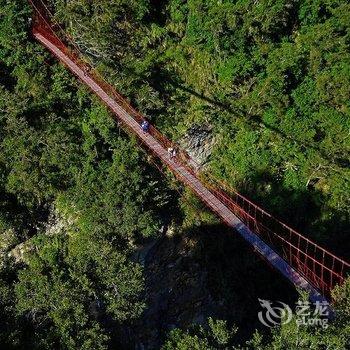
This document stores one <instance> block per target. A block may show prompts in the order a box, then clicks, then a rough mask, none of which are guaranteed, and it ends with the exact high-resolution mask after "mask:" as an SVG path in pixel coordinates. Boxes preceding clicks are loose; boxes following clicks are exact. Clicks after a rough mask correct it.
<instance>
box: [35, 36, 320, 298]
mask: <svg viewBox="0 0 350 350" xmlns="http://www.w3.org/2000/svg"><path fill="white" fill-rule="evenodd" d="M34 36H35V37H36V39H37V40H38V41H39V42H41V43H42V44H43V45H44V46H45V47H46V48H48V49H49V50H50V51H51V52H52V53H53V54H54V55H55V56H56V57H57V58H58V59H59V60H60V61H61V62H62V63H64V64H65V65H66V66H67V67H68V68H69V69H70V70H71V71H72V72H73V73H74V74H75V75H76V76H77V77H78V78H79V79H80V80H81V81H82V82H83V83H84V84H85V85H87V86H88V87H89V88H90V89H91V90H92V91H93V92H94V93H95V94H96V95H97V96H99V97H100V98H101V100H102V101H103V102H104V103H105V104H106V105H107V106H108V107H109V108H110V109H111V110H112V111H113V112H114V113H115V115H116V117H117V118H118V119H119V120H121V121H122V122H123V123H124V124H125V125H127V126H128V128H129V129H130V130H132V132H133V133H134V134H135V135H137V137H138V138H139V139H141V140H142V142H143V143H144V144H145V145H146V146H147V147H148V148H149V149H150V150H151V151H152V152H153V153H155V154H156V155H157V156H158V157H159V158H160V160H161V161H162V162H163V163H164V164H165V165H166V166H167V167H168V168H169V169H171V170H172V171H173V173H174V174H175V175H176V177H177V178H178V179H179V180H180V181H182V182H183V183H184V184H185V185H186V186H188V187H190V188H191V189H192V190H193V192H195V193H196V194H197V196H198V197H199V198H201V200H202V201H203V202H204V203H205V204H206V205H207V206H208V207H209V208H210V209H211V210H212V211H214V212H215V213H216V214H217V215H218V216H219V217H220V218H221V219H222V220H223V221H224V222H225V223H226V224H227V225H229V226H231V227H232V228H234V229H235V230H236V231H237V232H238V233H239V234H240V235H241V236H242V237H243V238H244V239H245V240H246V241H247V242H248V243H249V244H250V245H251V246H253V248H254V249H255V250H256V251H257V252H258V253H259V254H260V255H261V256H262V257H263V258H264V259H265V260H267V261H268V262H269V263H270V264H271V265H272V266H273V267H275V268H276V269H277V270H278V271H279V272H280V273H281V274H282V275H284V276H285V277H286V278H287V279H288V280H289V281H290V282H292V283H293V284H294V285H295V286H296V287H297V288H300V289H303V290H306V291H308V292H309V293H310V298H311V300H313V301H316V300H319V301H325V298H324V297H323V296H322V295H321V294H320V293H319V292H318V291H317V290H316V289H315V288H314V287H313V286H312V285H311V284H310V283H309V282H308V281H307V280H306V279H305V278H304V277H303V276H301V275H300V274H299V273H298V272H297V271H296V270H295V269H293V268H292V267H291V266H290V265H289V264H288V263H287V262H286V261H285V260H284V259H282V258H281V257H280V256H279V255H278V254H277V253H276V252H274V251H273V250H272V249H271V248H270V247H269V246H268V245H267V244H266V243H265V242H264V241H262V240H261V239H260V238H259V237H258V236H257V235H256V234H255V233H253V232H252V231H250V230H249V229H248V227H247V226H245V225H244V224H243V223H242V222H241V220H240V219H239V218H238V217H237V216H236V215H235V214H234V213H233V212H232V211H231V210H230V209H229V208H228V207H227V206H226V205H225V204H224V203H223V202H222V201H221V200H220V199H219V198H218V197H217V196H216V195H215V194H213V193H212V192H211V191H210V190H209V189H208V188H207V187H206V186H205V185H204V184H203V183H202V182H201V181H200V180H199V179H198V178H197V177H196V176H194V175H193V174H192V173H191V172H190V171H189V170H188V169H187V168H186V167H184V166H183V165H181V164H180V163H178V162H176V160H173V159H170V157H169V154H168V152H167V150H166V149H165V148H164V146H163V145H162V144H160V143H159V142H158V141H157V140H156V139H155V138H154V137H153V136H152V135H150V134H148V133H144V132H143V131H142V130H141V128H140V125H139V123H138V122H137V121H136V120H135V119H134V118H133V117H132V116H131V115H130V114H129V113H128V112H127V111H126V110H125V109H123V107H122V106H121V105H120V104H118V103H117V102H116V101H115V100H114V99H113V97H111V96H110V95H109V94H108V93H107V92H106V91H104V89H103V87H101V86H100V85H99V84H98V83H97V82H96V81H95V80H94V79H93V78H92V77H90V76H89V74H87V73H86V72H84V71H83V69H81V68H80V67H79V66H78V65H77V64H76V63H75V62H74V61H73V60H72V59H71V58H70V57H69V56H68V55H67V54H66V53H65V52H63V51H61V50H60V49H59V48H58V47H56V46H55V44H54V43H52V42H51V41H50V39H49V38H47V37H46V36H45V34H44V33H41V32H40V31H34Z"/></svg>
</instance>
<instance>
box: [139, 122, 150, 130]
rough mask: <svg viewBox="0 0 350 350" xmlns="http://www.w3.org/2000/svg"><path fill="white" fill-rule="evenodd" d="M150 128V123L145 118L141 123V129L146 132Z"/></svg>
mask: <svg viewBox="0 0 350 350" xmlns="http://www.w3.org/2000/svg"><path fill="white" fill-rule="evenodd" d="M149 128H150V124H149V122H148V121H147V120H144V121H143V122H142V123H141V129H142V131H143V132H144V133H146V132H148V131H149Z"/></svg>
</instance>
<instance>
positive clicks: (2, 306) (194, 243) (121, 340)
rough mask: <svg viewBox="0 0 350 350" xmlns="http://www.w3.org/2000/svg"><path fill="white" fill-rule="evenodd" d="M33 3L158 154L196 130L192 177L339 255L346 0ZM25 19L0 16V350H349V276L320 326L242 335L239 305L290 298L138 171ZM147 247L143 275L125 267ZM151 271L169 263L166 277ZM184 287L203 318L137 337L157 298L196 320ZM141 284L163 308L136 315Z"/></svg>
mask: <svg viewBox="0 0 350 350" xmlns="http://www.w3.org/2000/svg"><path fill="white" fill-rule="evenodd" d="M46 3H47V4H48V6H49V8H50V9H51V11H52V12H53V13H54V16H55V19H56V21H58V22H59V23H60V24H61V25H62V26H63V27H64V28H65V30H66V31H67V33H69V34H70V36H71V37H72V39H73V41H74V42H75V44H76V45H77V46H78V47H79V49H80V50H81V51H82V52H83V54H84V57H85V58H86V59H87V60H89V62H91V64H92V65H93V66H94V67H95V68H96V70H97V71H98V72H99V73H100V74H101V75H102V76H104V77H105V78H107V79H108V81H109V82H110V83H111V84H113V85H114V86H115V87H116V89H117V90H118V91H119V92H121V93H122V94H123V95H124V96H126V97H127V98H128V100H129V101H130V102H131V104H132V105H133V106H134V107H135V108H137V109H138V110H139V111H141V112H142V113H143V114H144V115H145V116H147V118H149V120H150V121H151V123H152V124H153V125H155V126H156V127H157V128H159V130H161V131H162V132H163V133H164V134H165V135H167V136H168V137H169V138H170V139H172V140H174V141H176V142H179V143H180V142H181V140H182V139H183V138H184V137H186V135H187V134H188V132H189V130H190V129H191V128H192V127H193V126H195V127H199V128H201V127H204V128H208V129H210V133H211V135H212V137H213V140H214V142H213V147H212V150H211V154H210V155H209V157H208V159H207V160H206V163H205V166H204V167H203V172H207V173H210V174H212V175H213V176H215V177H216V178H217V179H219V180H221V181H224V182H225V183H227V184H228V185H230V186H232V187H234V188H236V189H237V190H238V191H240V192H241V193H242V194H244V195H246V196H247V197H248V198H250V199H252V200H253V201H254V202H256V203H257V204H259V205H260V206H262V207H263V208H264V209H266V210H268V211H269V212H271V213H272V214H274V215H275V216H276V217H278V218H280V219H282V220H283V221H284V222H286V223H287V224H289V225H290V226H291V227H293V228H295V229H297V230H298V231H300V232H301V233H302V234H304V235H305V236H307V237H310V238H312V239H313V240H314V241H316V242H317V243H319V244H321V245H322V246H324V247H326V248H327V249H329V250H330V251H332V252H334V253H335V254H337V255H338V256H340V257H342V258H344V259H345V260H349V259H350V253H349V252H350V230H349V226H350V225H349V223H350V156H349V155H350V4H349V3H348V2H347V1H346V0H275V1H272V0H163V1H161V0H98V1H97V0H95V1H94V0H70V1H65V0H48V1H46ZM32 18H33V9H32V8H31V6H30V5H29V3H28V2H27V1H26V0H11V1H8V0H0V319H1V323H0V348H1V349H38V350H39V349H40V350H42V349H43V350H44V349H45V350H46V349H62V350H65V349H67V350H78V349H84V350H90V349H94V350H109V349H112V350H113V349H152V350H153V349H162V350H192V349H198V350H206V349H208V350H211V349H213V350H214V349H251V350H260V349H261V350H270V349H271V350H272V349H276V350H284V349H285V350H294V349H298V350H300V349H315V350H318V349H320V350H321V349H332V350H333V349H335V350H346V349H350V279H348V280H347V281H346V283H344V285H343V286H337V287H336V288H335V289H334V290H333V293H332V296H333V305H334V309H335V310H336V312H335V316H334V318H333V319H332V320H331V321H330V323H329V327H328V328H318V327H315V326H310V325H301V326H298V325H297V324H296V322H293V320H294V319H295V318H296V315H295V314H294V315H293V320H292V321H291V322H289V323H287V324H281V325H277V326H276V327H274V328H271V329H269V328H266V327H263V326H262V325H261V324H259V322H258V321H257V311H258V310H259V304H258V297H259V298H266V299H271V300H284V301H285V302H289V303H293V304H295V302H296V300H297V299H298V298H300V299H301V300H302V299H305V298H306V296H305V295H304V294H303V293H301V294H298V293H297V292H296V291H294V290H293V287H292V286H290V285H289V284H288V283H286V282H285V281H283V280H282V277H280V276H276V273H275V272H273V271H270V269H269V267H268V265H266V264H265V263H264V261H262V260H261V259H259V258H258V257H256V256H255V255H254V254H253V252H251V251H250V250H249V248H248V247H247V246H246V245H245V244H244V242H241V241H240V240H239V238H238V237H236V236H237V235H235V232H231V231H230V230H229V229H228V228H226V227H224V226H223V225H222V224H220V222H219V220H218V219H217V218H216V217H215V216H214V215H213V214H211V213H210V212H209V211H208V210H207V209H206V208H205V207H204V205H203V204H201V203H200V202H199V200H198V199H197V198H196V197H195V196H194V195H193V194H192V193H191V192H190V191H189V190H187V189H186V188H184V187H183V186H181V185H180V184H179V183H178V182H176V181H175V179H174V178H173V176H172V175H170V174H166V176H164V175H163V174H162V173H160V172H159V171H158V169H157V168H156V166H155V165H154V164H153V161H152V159H151V158H152V157H150V156H149V155H148V154H147V153H146V152H145V150H143V149H142V148H140V147H139V142H138V141H137V140H136V138H133V137H132V136H130V135H129V134H128V133H126V132H125V131H124V130H123V128H122V127H121V126H120V125H119V124H117V123H116V122H115V121H114V120H113V119H112V118H111V115H110V112H109V111H108V110H107V108H106V107H105V106H104V105H103V104H102V103H101V102H100V100H99V99H98V98H97V97H96V96H94V95H93V94H91V93H90V92H89V90H88V89H87V88H86V87H84V86H83V85H82V84H80V83H79V82H78V81H77V80H76V79H75V78H74V76H73V75H72V74H71V73H69V72H68V71H67V70H66V68H65V67H64V66H63V65H62V64H60V63H59V62H58V61H57V60H56V59H55V58H54V57H53V56H52V55H51V54H50V53H49V52H48V51H47V50H46V49H45V48H44V47H42V46H41V45H40V44H39V43H37V42H36V41H35V40H34V38H33V36H32V33H31V27H32V24H33V20H32ZM165 231H166V232H165ZM149 244H151V245H152V248H151V249H150V252H151V253H152V252H153V253H154V254H153V256H152V257H149V258H148V261H152V264H147V262H146V263H145V262H144V261H142V259H140V258H137V256H138V252H139V251H140V249H141V248H140V247H145V246H147V245H149ZM157 247H159V248H157ZM162 247H168V250H169V251H170V248H169V247H172V248H171V249H173V250H172V256H171V257H169V256H167V254H166V253H164V251H165V250H164V251H163V254H161V253H160V252H159V249H161V248H162ZM157 249H158V250H157ZM142 251H143V250H142ZM151 253H149V254H148V255H152V254H151ZM139 255H140V254H139ZM168 255H170V254H168ZM179 256H180V258H181V259H180V258H179ZM171 259H173V260H174V261H172V260H171ZM165 265H166V266H168V265H169V266H170V265H171V268H173V266H174V265H182V266H181V268H180V267H178V268H179V269H180V270H179V271H182V273H179V274H178V277H177V278H178V279H176V281H175V279H174V281H171V279H172V278H169V276H168V275H167V273H164V271H169V270H164V266H165ZM194 266H195V267H194ZM175 268H176V266H175ZM152 269H153V270H152ZM169 269H170V267H169ZM193 269H195V270H193ZM154 271H156V272H157V271H160V273H159V276H157V277H154V279H152V278H153V277H152V278H151V277H150V275H151V274H156V273H155V272H154ZM193 271H195V273H194V272H193ZM191 274H192V277H191ZM194 275H196V276H197V275H198V276H205V277H203V278H198V279H199V280H201V281H202V282H201V283H203V285H205V288H203V291H202V294H203V295H207V294H208V295H209V296H208V298H207V299H208V300H209V301H208V302H207V304H208V305H209V304H210V307H207V308H205V310H206V311H205V312H204V311H203V315H204V316H203V315H202V316H203V317H201V319H200V320H199V321H198V320H196V319H195V318H196V317H193V315H192V316H191V315H187V313H186V312H185V311H183V312H182V314H181V317H177V320H178V321H172V322H170V321H169V322H168V323H169V324H168V326H166V327H162V328H159V329H156V328H157V327H155V329H152V332H151V331H150V333H147V334H151V335H150V336H148V335H147V334H146V335H145V329H146V328H148V327H150V328H151V327H153V326H152V325H153V324H157V325H159V324H162V322H163V321H162V317H164V318H166V319H167V320H168V319H170V316H168V314H171V312H175V311H174V310H170V308H169V306H166V305H165V306H161V305H159V310H158V309H157V308H158V304H160V302H159V300H160V299H161V298H160V297H162V298H169V300H175V299H176V301H172V303H173V302H174V303H175V304H176V305H178V304H179V305H181V308H184V310H187V309H185V308H186V307H188V308H191V307H193V306H191V305H192V304H193V305H195V304H196V303H195V301H193V300H192V299H191V298H190V297H189V299H186V298H185V297H183V296H181V298H183V299H181V298H180V296H179V295H175V296H171V290H172V289H181V290H183V292H182V294H186V293H187V294H188V295H191V291H189V290H190V289H191V288H192V287H193V290H195V288H196V286H195V285H196V283H193V281H196V280H195V279H194V277H193V276H194ZM191 278H192V279H193V280H192V279H191ZM203 281H204V282H203ZM167 283H169V285H167ZM171 283H174V285H175V286H176V288H175V287H174V286H173V285H172V284H171ZM193 285H194V286H193ZM161 286H162V287H161ZM173 287H174V288H173ZM157 288H158V289H159V290H160V289H161V288H162V291H163V290H166V291H167V292H166V293H168V294H170V296H165V292H164V295H163V294H161V295H160V297H159V298H158V299H156V298H153V299H152V298H151V297H150V295H151V293H150V290H157ZM197 288H198V286H197ZM162 293H163V292H162ZM168 294H167V295H168ZM182 294H181V295H182ZM193 294H194V292H193ZM167 300H168V299H167ZM181 300H185V301H186V303H187V304H190V306H186V305H187V304H186V303H185V302H182V301H181ZM188 300H189V301H188ZM155 304H157V305H155ZM185 304H186V305H185ZM169 305H173V304H169ZM154 309H157V310H158V311H157V312H154V313H152V312H150V311H149V310H154ZM181 310H182V309H181ZM203 310H204V307H203ZM188 314H189V313H188ZM183 315H186V317H185V316H183ZM171 317H172V316H171ZM174 317H175V316H174ZM173 319H175V318H173ZM163 323H164V322H163ZM148 325H149V326H148ZM151 338H152V342H151V341H150V340H149V339H151ZM140 339H141V340H142V341H141V340H140ZM145 339H146V340H147V341H149V343H148V345H147V341H145ZM149 344H152V345H149Z"/></svg>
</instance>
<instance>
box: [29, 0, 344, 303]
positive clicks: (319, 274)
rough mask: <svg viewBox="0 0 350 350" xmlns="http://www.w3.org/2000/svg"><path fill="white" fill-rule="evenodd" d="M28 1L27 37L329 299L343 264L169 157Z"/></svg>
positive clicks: (285, 267)
mask: <svg viewBox="0 0 350 350" xmlns="http://www.w3.org/2000/svg"><path fill="white" fill-rule="evenodd" d="M29 1H30V3H31V5H32V7H33V8H34V11H35V17H34V24H33V35H34V37H35V38H36V40H38V41H39V42H40V43H41V44H42V45H44V46H45V47H46V48H47V49H48V50H50V51H51V53H52V54H53V55H54V56H56V57H57V58H58V59H59V60H60V61H61V62H62V63H63V64H64V65H65V66H66V67H67V68H68V69H69V70H70V71H71V72H72V73H73V74H74V75H76V76H77V77H78V78H79V80H80V81H81V82H82V83H84V84H85V85H86V86H88V87H89V88H90V89H91V91H92V92H93V93H95V94H96V95H97V96H99V97H100V99H101V100H102V101H103V103H104V104H105V105H106V106H107V107H108V108H109V109H110V110H111V111H112V113H113V116H114V117H115V118H116V119H117V120H118V121H120V122H121V123H122V124H123V126H124V127H125V128H126V130H127V131H128V132H130V133H132V134H134V135H136V136H137V137H138V138H139V140H140V141H141V142H142V143H143V146H144V147H145V148H146V149H147V150H148V151H149V152H151V153H152V154H153V155H155V156H156V157H157V158H158V159H159V160H160V161H161V162H162V163H163V165H165V166H166V167H167V168H168V169H170V170H171V171H172V172H173V174H174V175H175V176H176V177H177V179H178V180H179V181H181V182H182V183H183V184H185V185H186V186H188V187H189V188H191V190H192V191H193V192H194V193H195V194H196V195H197V196H198V197H199V198H200V199H201V200H202V201H203V202H204V203H205V204H206V205H207V206H208V208H209V209H211V210H212V211H213V212H214V213H216V214H217V215H218V216H219V217H220V218H221V219H222V221H223V222H225V223H226V224H227V225H228V226H230V227H232V228H234V229H235V230H236V231H237V232H238V233H239V234H240V235H241V236H242V237H243V238H244V239H245V240H246V241H247V242H248V243H249V244H250V245H251V246H252V247H253V248H254V250H255V251H256V252H258V253H259V254H260V255H261V256H262V257H263V258H264V259H265V260H266V261H267V262H268V263H270V264H271V265H272V266H273V267H274V268H276V269H277V270H278V271H279V272H280V273H281V274H282V275H284V276H285V277H286V278H287V279H288V280H289V281H290V282H292V283H293V284H294V285H295V286H296V287H297V288H300V289H303V290H306V291H308V292H309V294H310V298H311V299H312V300H321V301H322V300H325V299H330V292H331V290H332V289H333V287H334V286H335V285H338V284H342V283H343V281H344V279H345V278H346V276H347V275H348V274H349V273H350V264H349V263H348V262H346V261H344V260H342V259H340V258H339V257H337V256H335V255H334V254H332V253H330V252H329V251H327V250H326V249H324V248H322V247H320V246H319V245H317V244H316V243H315V242H313V241H311V240H310V239H308V238H306V237H304V236H302V235H301V234H299V233H298V232H296V231H295V230H293V229H292V228H290V227H288V226H287V225H285V224H284V223H282V222H281V221H279V220H277V219H276V218H274V217H273V216H272V215H270V214H269V213H267V212H266V211H264V210H263V209H261V208H260V207H258V206H257V205H256V204H254V203H252V202H251V201H250V200H248V199H247V198H245V197H244V196H242V195H241V194H239V193H238V192H237V191H235V190H233V189H230V190H229V193H230V195H228V194H227V192H225V191H224V187H223V186H221V185H220V184H218V182H217V181H215V179H213V178H212V177H210V176H209V177H210V179H209V181H205V180H203V175H202V174H201V176H199V175H200V174H199V171H198V167H197V166H196V164H195V162H194V160H193V159H191V158H190V157H189V156H188V155H187V153H186V152H184V151H181V150H180V151H179V152H178V156H177V157H176V159H174V158H171V157H169V154H168V152H167V149H168V148H169V147H171V146H173V143H172V142H171V141H170V140H168V139H167V138H166V137H165V136H164V135H162V134H161V133H160V132H159V131H158V130H157V129H156V128H154V127H153V126H150V130H149V133H144V132H143V131H142V130H141V128H140V123H142V121H144V120H145V118H144V117H143V116H142V115H141V114H140V113H138V112H137V111H136V110H135V109H134V108H133V107H132V106H131V105H130V104H129V103H128V102H127V100H126V99H125V98H123V97H122V96H121V95H120V94H119V93H118V92H117V91H116V90H115V89H114V88H113V87H112V86H111V85H110V84H108V83H107V82H106V81H105V80H104V79H103V78H102V77H101V76H100V75H99V74H98V73H97V72H96V71H95V70H94V69H93V67H92V66H91V65H90V64H89V63H88V62H87V61H86V60H85V59H84V58H83V56H82V55H81V54H80V51H79V48H78V47H77V46H76V45H75V44H74V42H73V40H71V39H70V37H69V35H68V34H67V33H65V32H64V30H63V29H62V27H61V26H60V25H59V23H58V22H56V21H55V19H54V17H53V16H52V13H51V12H50V10H49V9H48V8H47V6H46V5H45V3H44V2H43V1H42V0H29ZM207 176H208V175H207Z"/></svg>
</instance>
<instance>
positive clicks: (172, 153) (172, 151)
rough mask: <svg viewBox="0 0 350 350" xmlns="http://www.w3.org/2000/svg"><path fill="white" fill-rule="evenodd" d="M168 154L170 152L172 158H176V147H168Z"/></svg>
mask: <svg viewBox="0 0 350 350" xmlns="http://www.w3.org/2000/svg"><path fill="white" fill-rule="evenodd" d="M168 154H169V157H170V159H173V158H175V157H176V149H175V147H172V146H170V147H169V148H168Z"/></svg>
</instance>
